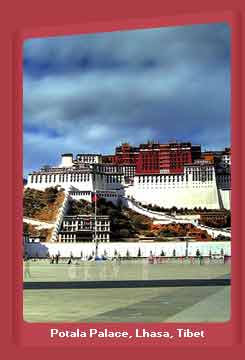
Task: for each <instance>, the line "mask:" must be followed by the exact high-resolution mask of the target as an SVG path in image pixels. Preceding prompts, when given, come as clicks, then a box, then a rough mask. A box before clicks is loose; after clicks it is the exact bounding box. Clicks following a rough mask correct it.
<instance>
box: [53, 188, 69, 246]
mask: <svg viewBox="0 0 245 360" xmlns="http://www.w3.org/2000/svg"><path fill="white" fill-rule="evenodd" d="M69 192H70V189H68V190H65V197H64V200H63V203H62V205H61V207H60V208H59V212H58V215H57V218H56V220H55V223H54V228H53V231H52V235H51V242H57V238H58V233H59V230H60V227H61V224H62V221H63V217H64V215H65V214H66V210H67V206H68V203H69V198H70V195H69Z"/></svg>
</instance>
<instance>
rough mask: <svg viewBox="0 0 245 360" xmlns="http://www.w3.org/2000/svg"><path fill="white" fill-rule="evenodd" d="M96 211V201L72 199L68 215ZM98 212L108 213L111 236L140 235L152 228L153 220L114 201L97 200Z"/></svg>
mask: <svg viewBox="0 0 245 360" xmlns="http://www.w3.org/2000/svg"><path fill="white" fill-rule="evenodd" d="M92 213H94V203H92V204H91V203H88V202H87V201H85V200H80V201H76V200H72V201H70V205H69V208H68V212H67V215H78V214H79V215H84V214H92ZM97 214H98V215H108V216H109V217H110V221H111V238H112V239H114V240H116V239H119V238H134V237H138V236H139V235H140V234H142V232H144V231H149V230H150V229H151V225H152V221H151V220H150V219H149V218H148V217H146V216H143V215H140V214H138V213H136V212H134V211H132V210H130V209H126V208H123V207H122V206H116V205H114V204H113V203H112V202H107V201H106V200H104V199H99V200H98V201H97Z"/></svg>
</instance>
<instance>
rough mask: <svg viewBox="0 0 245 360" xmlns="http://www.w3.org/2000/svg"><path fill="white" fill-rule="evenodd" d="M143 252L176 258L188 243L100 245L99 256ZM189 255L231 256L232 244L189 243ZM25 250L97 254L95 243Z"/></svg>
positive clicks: (65, 254)
mask: <svg viewBox="0 0 245 360" xmlns="http://www.w3.org/2000/svg"><path fill="white" fill-rule="evenodd" d="M139 248H140V250H141V256H143V257H148V256H149V255H150V252H152V254H153V255H154V256H160V254H161V252H162V250H163V251H164V252H165V254H166V256H172V255H173V250H174V249H175V250H176V256H184V255H185V251H186V242H167V243H164V242H147V243H142V242H134V243H127V242H116V243H99V246H98V254H99V256H100V255H103V254H104V251H106V252H107V255H108V256H109V257H112V256H114V252H115V250H117V252H118V253H120V255H121V256H126V253H127V250H128V251H129V254H130V256H137V255H138V250H139ZM188 249H189V255H190V256H194V255H195V254H196V250H197V249H199V250H200V252H201V254H202V255H203V256H208V255H209V251H210V250H211V251H212V253H213V254H214V253H218V254H220V252H221V249H223V250H224V254H226V255H231V243H230V242H228V241H224V242H223V241H219V242H218V241H211V242H201V241H200V242H189V244H188ZM25 250H26V252H27V253H28V254H29V255H30V256H36V255H37V254H38V256H40V257H42V256H46V255H47V253H49V254H50V255H56V254H58V253H60V255H61V256H62V257H69V256H70V254H71V253H72V254H73V256H74V257H81V252H82V253H83V258H85V257H86V256H89V255H92V252H93V251H94V252H95V243H91V242H90V243H69V244H68V243H30V244H28V243H27V244H26V245H25Z"/></svg>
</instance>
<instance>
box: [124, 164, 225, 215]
mask: <svg viewBox="0 0 245 360" xmlns="http://www.w3.org/2000/svg"><path fill="white" fill-rule="evenodd" d="M208 171H209V174H208V175H206V176H205V179H203V180H198V179H197V178H196V177H194V175H193V173H188V172H187V170H186V173H185V174H184V175H183V176H181V175H180V176H178V175H177V176H176V175H161V176H159V175H150V176H147V175H145V176H142V175H140V176H135V178H134V184H133V185H132V186H131V187H128V188H127V189H126V195H128V196H133V198H135V199H136V200H137V201H140V202H141V203H142V204H152V205H158V206H162V207H165V208H171V207H173V206H176V207H178V208H189V209H191V208H194V207H199V206H200V207H202V208H204V207H206V208H209V209H219V208H220V204H219V197H218V190H217V185H216V180H215V173H214V170H208ZM210 174H212V177H211V175H210ZM177 180H178V181H177Z"/></svg>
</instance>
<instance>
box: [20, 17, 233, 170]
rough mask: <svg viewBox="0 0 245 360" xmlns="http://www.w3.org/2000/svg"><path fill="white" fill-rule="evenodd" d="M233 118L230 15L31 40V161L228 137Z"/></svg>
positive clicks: (212, 143)
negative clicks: (222, 19)
mask: <svg viewBox="0 0 245 360" xmlns="http://www.w3.org/2000/svg"><path fill="white" fill-rule="evenodd" d="M229 122H230V32H229V28H228V26H227V25H225V24H209V25H195V26H188V27H175V28H162V29H150V30H138V31H121V32H114V33H104V34H93V35H81V36H72V37H57V38H49V39H35V40H29V41H27V42H26V43H25V46H24V123H25V129H26V130H25V136H24V143H25V148H24V150H25V157H24V158H25V169H26V170H29V169H31V168H34V167H35V168H36V167H38V166H39V165H40V164H41V162H42V163H43V162H44V163H49V162H51V163H55V162H57V161H58V156H59V153H60V152H64V151H69V152H71V151H73V152H82V151H89V152H92V151H95V152H100V153H110V152H113V150H114V146H115V145H117V144H118V142H120V141H125V140H127V141H131V142H132V143H135V144H136V143H139V142H142V141H147V140H148V139H152V138H154V139H156V140H160V141H168V140H169V139H170V138H177V139H179V140H182V139H183V140H191V141H193V142H196V143H202V144H203V145H204V147H216V148H218V147H222V146H227V145H228V144H229V142H230V139H229ZM30 128H32V129H34V130H32V131H30ZM28 129H29V130H28ZM45 139H46V141H45ZM43 142H44V143H43ZM45 142H46V143H48V144H49V148H48V149H47V146H45ZM30 148H31V149H32V155H30ZM34 154H35V155H36V156H35V155H34Z"/></svg>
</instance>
